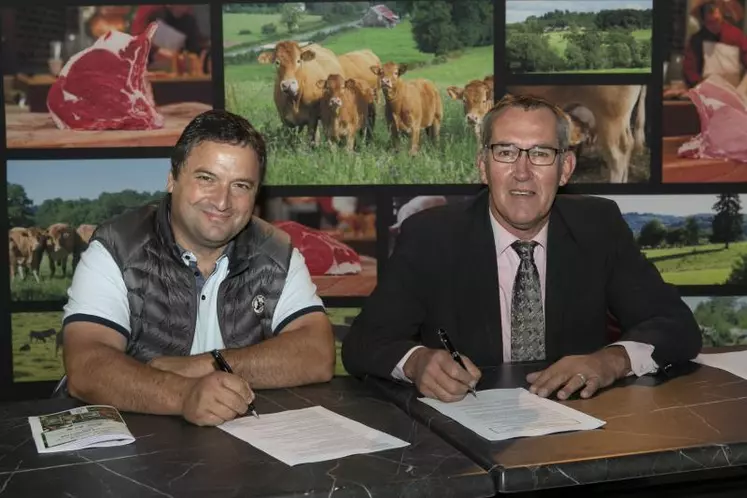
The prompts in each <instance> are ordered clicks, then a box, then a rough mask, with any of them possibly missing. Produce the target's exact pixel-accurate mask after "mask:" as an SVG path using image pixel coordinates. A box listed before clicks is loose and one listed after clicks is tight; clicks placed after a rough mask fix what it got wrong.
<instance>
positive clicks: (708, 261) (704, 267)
mask: <svg viewBox="0 0 747 498" xmlns="http://www.w3.org/2000/svg"><path fill="white" fill-rule="evenodd" d="M693 249H696V251H695V252H693ZM707 251H711V252H707ZM643 253H644V254H645V255H646V256H647V257H648V258H658V257H664V256H677V255H679V256H680V257H675V258H671V259H665V260H663V261H656V262H654V264H655V265H656V268H657V269H658V270H659V271H660V272H661V274H662V278H664V280H665V281H666V282H669V283H671V284H675V285H719V284H723V283H724V282H725V281H726V279H727V278H729V275H730V274H731V271H732V265H733V264H734V262H735V261H737V260H738V259H739V258H740V256H742V255H743V254H747V242H736V243H732V244H729V249H724V244H704V245H700V246H697V247H695V248H693V247H677V248H666V249H649V250H644V251H643Z"/></svg>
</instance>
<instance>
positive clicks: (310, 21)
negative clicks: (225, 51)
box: [223, 12, 325, 47]
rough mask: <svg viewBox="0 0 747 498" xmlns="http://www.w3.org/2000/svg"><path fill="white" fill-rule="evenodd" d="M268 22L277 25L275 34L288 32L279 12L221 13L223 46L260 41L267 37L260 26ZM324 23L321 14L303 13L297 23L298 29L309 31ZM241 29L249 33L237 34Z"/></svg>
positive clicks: (322, 25)
mask: <svg viewBox="0 0 747 498" xmlns="http://www.w3.org/2000/svg"><path fill="white" fill-rule="evenodd" d="M270 23H274V24H275V26H277V35H283V34H287V33H288V27H287V26H286V25H285V24H283V23H281V22H280V14H247V13H243V12H231V13H226V14H223V46H224V47H231V46H234V45H238V44H242V45H243V44H247V43H254V42H257V43H261V42H262V41H263V40H265V39H267V36H266V35H263V34H262V26H264V25H265V24H270ZM324 24H325V23H324V22H323V21H322V17H321V16H312V15H304V16H303V18H302V19H301V22H300V23H299V24H298V29H299V31H301V32H304V31H311V30H314V29H318V28H321V27H324ZM242 30H249V31H251V33H250V34H239V33H240V32H241V31H242Z"/></svg>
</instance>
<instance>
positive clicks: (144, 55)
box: [47, 23, 164, 130]
mask: <svg viewBox="0 0 747 498" xmlns="http://www.w3.org/2000/svg"><path fill="white" fill-rule="evenodd" d="M157 28H158V24H156V23H151V24H150V25H149V26H148V28H147V29H146V30H145V31H144V32H143V33H142V34H140V35H138V36H136V37H132V36H130V35H128V34H127V33H122V32H119V31H110V32H108V33H106V34H105V35H103V36H101V38H99V39H98V40H96V42H95V43H94V44H93V45H91V46H90V47H88V48H87V49H85V50H82V51H81V52H78V53H77V54H75V55H74V56H72V57H71V58H70V60H68V61H67V63H66V64H65V66H64V67H63V68H62V71H60V74H59V76H58V77H57V81H55V82H54V84H53V85H52V87H51V88H50V89H49V93H48V94H47V108H48V109H49V112H50V113H51V114H52V119H53V120H54V122H55V124H56V125H57V127H58V128H60V129H73V130H153V129H156V128H162V127H163V124H164V119H163V116H161V115H160V114H159V113H158V112H157V111H156V108H155V102H154V101H153V96H152V94H151V91H150V86H149V85H148V82H147V81H146V79H145V73H146V68H147V64H148V54H149V53H150V47H151V42H150V39H151V37H152V36H153V33H155V31H156V29H157Z"/></svg>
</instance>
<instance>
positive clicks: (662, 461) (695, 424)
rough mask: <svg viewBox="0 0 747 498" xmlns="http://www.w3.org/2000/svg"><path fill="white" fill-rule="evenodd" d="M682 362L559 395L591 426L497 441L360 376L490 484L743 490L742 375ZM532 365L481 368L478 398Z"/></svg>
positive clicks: (746, 472)
mask: <svg viewBox="0 0 747 498" xmlns="http://www.w3.org/2000/svg"><path fill="white" fill-rule="evenodd" d="M689 365H690V366H689V367H688V368H687V369H686V370H683V371H681V372H680V373H679V374H677V375H673V376H671V377H669V378H666V377H650V376H648V377H642V378H640V379H638V378H634V377H632V378H628V379H626V380H625V381H622V382H620V383H618V384H615V385H614V386H612V387H610V388H607V389H606V390H604V391H602V392H599V393H598V394H597V395H596V396H595V397H593V398H591V399H587V400H583V399H580V398H578V396H576V399H571V400H568V401H565V402H563V404H566V405H568V406H570V407H573V408H575V409H577V410H579V411H582V412H585V413H588V414H589V415H591V416H594V417H597V418H600V419H602V420H605V421H606V422H607V423H606V425H605V426H603V427H602V428H600V429H597V430H593V431H583V432H570V433H559V434H552V435H547V436H541V437H532V438H516V439H512V440H507V441H500V442H490V441H487V440H486V439H483V438H482V437H480V436H478V435H477V434H475V433H473V432H472V431H470V430H468V429H466V428H465V427H464V426H462V425H461V424H459V423H457V422H454V421H453V420H452V419H450V418H448V417H446V416H444V415H442V414H441V413H439V412H438V411H436V410H434V409H433V408H431V407H429V406H428V405H425V404H424V403H422V402H420V401H418V400H417V398H418V396H419V393H417V391H416V390H415V389H414V388H412V387H409V386H404V385H401V384H399V383H394V382H389V381H383V380H380V379H375V378H367V379H366V382H367V383H369V384H371V385H374V386H375V387H376V388H377V389H379V391H380V392H381V393H382V394H383V395H384V396H385V397H386V398H388V399H391V400H392V401H394V402H395V403H397V405H399V406H400V407H401V408H403V409H404V410H405V411H406V412H407V413H408V414H410V415H412V416H413V417H414V418H416V419H417V420H420V421H421V422H423V423H424V424H425V425H427V426H428V427H429V428H430V429H431V430H433V431H434V432H435V433H437V434H439V435H440V436H442V437H443V438H444V439H445V440H446V441H447V442H449V443H451V444H453V445H454V446H455V447H457V448H459V449H460V450H462V451H463V452H464V453H465V454H466V455H468V456H470V457H471V458H472V459H473V460H474V461H475V462H477V463H479V464H480V465H481V466H482V467H483V468H485V469H486V470H488V471H489V472H490V473H491V475H493V477H494V480H495V483H496V490H497V491H498V492H509V493H513V492H529V491H537V490H552V489H553V488H561V489H557V491H559V492H560V494H562V493H563V492H569V491H570V492H574V491H571V490H568V489H567V488H566V489H562V488H565V487H567V486H579V485H584V488H583V489H584V490H586V491H589V490H592V489H595V490H598V491H599V492H601V491H602V490H606V491H609V490H619V489H621V488H624V487H629V488H634V487H649V488H650V487H651V486H659V485H665V484H667V483H672V482H678V483H680V484H681V483H682V482H683V481H686V480H691V481H700V480H703V479H707V478H719V479H722V480H727V479H736V480H737V483H736V484H734V486H735V489H742V490H744V489H747V467H745V466H747V381H745V380H743V379H741V378H739V377H736V376H734V375H732V374H730V373H728V372H725V371H722V370H718V369H714V368H710V367H700V366H699V365H696V364H694V363H691V364H689ZM541 366H542V365H537V364H525V365H514V366H509V365H505V366H503V367H499V368H492V369H487V370H485V371H484V372H483V379H482V380H481V382H480V384H479V385H478V396H479V390H480V389H490V388H510V387H524V388H528V387H529V385H528V384H527V383H526V380H525V376H526V374H527V373H528V372H531V371H534V370H537V369H538V368H539V367H541ZM673 477H675V479H673ZM599 483H602V484H601V485H600V484H599ZM546 495H547V493H545V494H540V496H546ZM602 496H611V495H608V494H603V495H602ZM626 496H627V495H626ZM637 496H641V495H637ZM652 496H665V495H663V494H662V495H659V494H653V495H652ZM666 496H670V495H669V494H667V495H666ZM671 496H675V494H672V495H671ZM676 496H685V494H682V493H681V494H677V495H676ZM687 496H690V495H687ZM693 496H694V495H693ZM697 496H701V495H699V494H698V495H697ZM708 496H711V495H710V494H709V495H708Z"/></svg>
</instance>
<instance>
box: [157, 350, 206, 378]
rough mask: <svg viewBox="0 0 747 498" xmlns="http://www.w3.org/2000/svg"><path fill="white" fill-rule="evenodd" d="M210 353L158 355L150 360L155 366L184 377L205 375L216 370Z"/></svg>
mask: <svg viewBox="0 0 747 498" xmlns="http://www.w3.org/2000/svg"><path fill="white" fill-rule="evenodd" d="M212 362H213V359H212V357H211V356H210V355H209V354H201V355H196V356H158V357H156V358H153V359H152V360H150V361H149V362H148V365H150V366H151V367H153V368H157V369H158V370H163V371H165V372H171V373H175V374H177V375H181V376H182V377H192V378H198V377H204V376H206V375H208V374H210V373H212V372H214V371H215V367H214V365H213V363H212Z"/></svg>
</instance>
